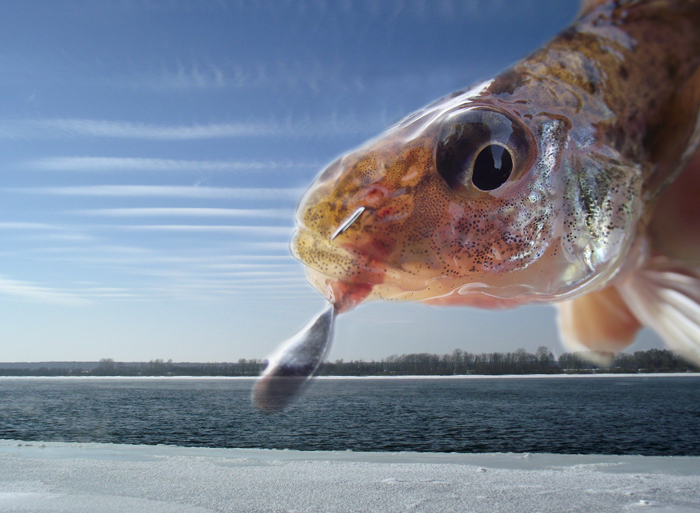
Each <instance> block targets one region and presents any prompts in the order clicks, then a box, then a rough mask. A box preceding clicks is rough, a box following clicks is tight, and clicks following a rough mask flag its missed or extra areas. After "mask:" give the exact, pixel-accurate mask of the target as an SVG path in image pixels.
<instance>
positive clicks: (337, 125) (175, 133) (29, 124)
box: [0, 116, 385, 141]
mask: <svg viewBox="0 0 700 513" xmlns="http://www.w3.org/2000/svg"><path fill="white" fill-rule="evenodd" d="M384 125H385V123H383V122H382V120H381V119H380V118H379V117H376V118H374V117H373V118H371V119H366V120H360V119H357V118H356V117H355V116H349V117H347V118H342V119H341V118H331V119H327V120H310V119H301V120H298V121H297V120H291V119H290V120H286V121H282V122H277V121H269V122H255V121H251V122H238V123H235V122H234V123H212V124H207V125H175V126H172V125H149V124H144V123H129V122H123V121H106V120H95V119H38V120H9V121H2V122H0V138H3V139H17V138H57V137H58V138H63V137H104V138H117V139H146V140H168V141H181V140H198V139H226V138H241V137H327V136H337V135H348V134H369V133H375V132H377V131H379V130H380V129H381V128H382V127H383V126H384Z"/></svg>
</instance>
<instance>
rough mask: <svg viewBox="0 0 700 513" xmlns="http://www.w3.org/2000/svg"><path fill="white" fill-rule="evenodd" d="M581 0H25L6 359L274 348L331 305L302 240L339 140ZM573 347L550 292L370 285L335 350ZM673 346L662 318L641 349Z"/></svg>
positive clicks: (434, 92) (363, 131) (12, 62)
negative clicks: (503, 307) (308, 264)
mask: <svg viewBox="0 0 700 513" xmlns="http://www.w3.org/2000/svg"><path fill="white" fill-rule="evenodd" d="M577 9H578V2H577V1H575V0H566V1H564V0H415V1H408V0H357V1H351V0H337V1H331V0H250V1H245V0H219V1H217V0H201V1H200V0H163V1H159V0H84V1H83V0H66V1H62V2H48V1H33V0H7V1H4V2H2V4H1V5H0V69H2V73H0V327H1V329H0V361H8V362H9V361H55V360H59V361H72V360H98V359H100V358H114V359H115V360H117V361H148V360H151V359H155V358H163V359H166V360H167V359H173V360H174V361H236V360H238V359H240V358H247V359H249V358H265V357H266V356H268V355H269V354H270V353H271V352H273V350H274V349H275V347H276V346H277V345H278V344H279V343H280V342H281V341H283V340H284V339H286V338H288V337H289V336H291V335H292V334H293V333H294V332H295V331H296V330H297V329H299V328H300V327H302V326H303V325H305V324H306V323H307V322H308V320H309V319H310V318H311V317H312V316H313V315H314V314H315V313H317V312H318V311H320V310H321V308H323V306H324V300H323V299H322V298H321V297H320V296H319V294H318V293H316V292H315V291H314V290H313V289H312V288H311V286H310V285H308V284H307V283H306V281H305V278H304V274H303V268H302V266H301V264H299V263H298V262H296V261H295V260H294V259H293V258H292V257H291V255H290V252H289V240H290V237H291V234H292V232H293V229H294V222H293V215H294V209H295V206H296V204H297V202H298V200H299V198H300V197H301V195H302V193H303V191H304V190H305V188H306V187H308V185H309V184H310V183H311V182H312V180H313V179H314V177H315V176H316V175H317V174H318V173H319V172H320V171H321V170H322V169H323V167H324V165H325V164H327V163H329V162H331V161H332V160H334V159H335V157H337V156H338V155H340V154H341V153H343V152H345V151H349V150H351V149H353V148H354V147H356V146H357V145H359V144H360V143H362V142H363V141H365V140H367V139H369V138H371V137H373V136H375V135H377V134H378V133H380V132H381V131H382V130H383V129H384V128H386V127H388V126H389V125H391V124H392V123H394V122H396V121H397V120H399V119H400V118H402V117H403V116H405V115H407V114H409V113H410V112H412V111H414V110H416V109H418V108H420V107H422V106H423V105H425V104H427V103H429V102H431V101H432V100H435V99H437V98H439V97H441V96H443V95H445V94H448V93H450V92H452V91H455V90H458V89H461V88H464V87H465V86H469V85H470V84H473V83H476V82H477V81H480V80H483V79H486V78H489V77H490V76H493V75H494V74H496V73H498V72H499V71H500V70H502V69H504V68H506V67H507V66H509V65H510V64H512V63H513V62H515V61H516V60H518V59H519V58H522V57H523V56H525V55H526V54H527V53H528V52H530V51H532V50H534V49H535V48H537V46H539V45H540V44H542V43H544V42H545V41H546V40H547V39H549V38H551V37H552V36H553V35H555V34H556V32H557V31H559V30H561V29H562V28H564V27H565V26H566V25H567V24H568V23H569V22H570V21H571V20H572V19H573V17H574V15H575V13H576V11H577ZM540 345H546V346H549V347H550V348H551V349H552V350H553V351H554V352H555V354H559V353H561V352H563V349H562V347H561V346H560V345H559V342H558V338H557V331H556V326H555V313H554V309H553V308H551V307H524V308H520V309H517V310H513V311H505V312H486V311H480V310H472V309H464V308H449V309H440V308H435V307H427V306H424V305H420V304H396V303H392V304H389V303H380V302H375V303H370V304H368V305H365V306H362V307H360V308H358V309H357V310H355V311H353V312H351V313H348V314H344V315H342V316H339V318H338V322H337V324H336V337H335V343H334V346H333V349H332V351H331V353H330V355H329V358H330V359H332V360H335V359H338V358H343V359H346V360H350V359H365V360H369V359H380V358H384V357H386V356H389V355H392V354H404V353H413V352H430V353H440V354H442V353H447V352H452V351H453V350H454V349H455V348H460V349H463V350H466V351H470V352H476V353H479V352H493V351H501V352H505V351H514V350H516V349H518V348H525V349H527V350H529V351H533V352H534V351H535V349H536V348H537V347H538V346H540ZM650 347H661V344H660V342H659V340H658V338H657V337H656V336H655V335H653V334H651V333H648V332H647V333H644V334H643V335H642V336H641V340H640V341H639V342H638V343H637V344H636V345H635V346H633V349H647V348H650Z"/></svg>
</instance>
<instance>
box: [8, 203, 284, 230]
mask: <svg viewBox="0 0 700 513" xmlns="http://www.w3.org/2000/svg"><path fill="white" fill-rule="evenodd" d="M71 213H73V214H78V215H86V216H106V217H180V216H181V217H243V218H252V219H287V220H291V219H293V218H294V210H292V209H252V208H251V209H243V208H101V209H91V210H74V211H72V212H71ZM0 227H2V224H1V223H0Z"/></svg>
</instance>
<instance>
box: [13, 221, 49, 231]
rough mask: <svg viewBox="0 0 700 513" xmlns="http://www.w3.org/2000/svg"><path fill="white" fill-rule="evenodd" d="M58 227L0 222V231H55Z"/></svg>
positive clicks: (46, 224) (44, 224) (43, 224)
mask: <svg viewBox="0 0 700 513" xmlns="http://www.w3.org/2000/svg"><path fill="white" fill-rule="evenodd" d="M56 229H58V227H56V226H54V225H51V224H48V223H22V222H2V223H0V230H56Z"/></svg>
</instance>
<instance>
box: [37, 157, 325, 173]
mask: <svg viewBox="0 0 700 513" xmlns="http://www.w3.org/2000/svg"><path fill="white" fill-rule="evenodd" d="M319 166H320V164H319V163H318V162H292V161H268V162H256V161H238V160H221V161H211V160H172V159H147V158H118V157H51V158H43V159H36V160H30V161H27V162H25V163H24V164H23V167H25V168H29V169H37V170H40V171H276V170H280V169H299V168H315V167H319Z"/></svg>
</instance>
